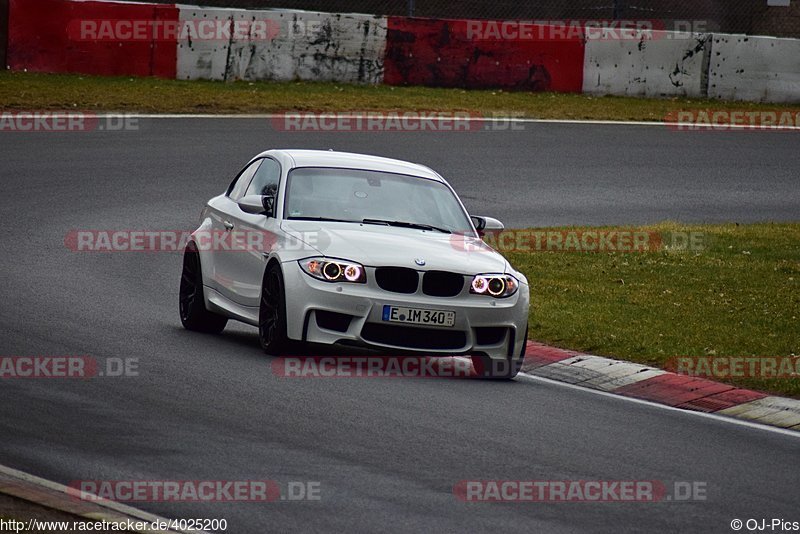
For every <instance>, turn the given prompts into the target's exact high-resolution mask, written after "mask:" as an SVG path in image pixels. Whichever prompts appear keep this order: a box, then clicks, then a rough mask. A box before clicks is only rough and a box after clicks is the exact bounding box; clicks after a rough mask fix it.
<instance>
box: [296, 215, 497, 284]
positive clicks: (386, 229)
mask: <svg viewBox="0 0 800 534" xmlns="http://www.w3.org/2000/svg"><path fill="white" fill-rule="evenodd" d="M281 228H282V229H283V230H284V231H285V232H287V233H289V234H292V235H293V236H294V237H296V238H298V239H301V240H302V241H304V242H306V243H307V244H308V245H310V246H312V247H313V248H315V249H317V250H319V252H320V253H321V254H322V255H324V256H328V257H331V258H340V259H345V260H351V261H355V262H359V263H361V264H363V265H366V266H371V267H380V266H397V267H410V268H414V269H419V270H426V271H427V270H437V271H438V270H441V271H450V272H456V273H461V274H479V273H503V272H506V265H507V262H506V260H505V258H503V256H501V255H500V254H499V253H497V252H496V251H495V250H494V249H492V248H491V247H489V246H488V245H486V244H485V243H484V242H483V241H481V240H480V239H478V238H475V237H469V236H463V235H460V234H444V233H441V232H436V231H430V232H429V231H423V230H416V229H411V228H397V227H390V226H382V225H373V224H358V223H337V222H317V221H284V222H283V224H282V225H281ZM418 259H420V260H424V261H425V264H424V265H423V266H420V265H418V264H417V263H415V262H416V260H418Z"/></svg>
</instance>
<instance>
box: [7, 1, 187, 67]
mask: <svg viewBox="0 0 800 534" xmlns="http://www.w3.org/2000/svg"><path fill="white" fill-rule="evenodd" d="M177 19H178V10H177V9H176V8H175V6H169V5H163V4H138V3H122V2H96V1H83V2H75V1H69V0H34V1H32V0H10V5H9V26H8V65H9V67H10V68H11V69H13V70H23V69H27V70H29V71H35V72H73V73H81V74H99V75H108V76H111V75H124V76H160V77H164V78H174V77H175V60H176V44H175V43H174V42H164V41H154V40H137V41H133V40H125V41H117V40H113V39H101V40H89V39H82V38H81V35H80V31H76V29H79V27H80V21H85V20H88V21H97V20H109V21H113V20H151V21H155V20H159V21H177Z"/></svg>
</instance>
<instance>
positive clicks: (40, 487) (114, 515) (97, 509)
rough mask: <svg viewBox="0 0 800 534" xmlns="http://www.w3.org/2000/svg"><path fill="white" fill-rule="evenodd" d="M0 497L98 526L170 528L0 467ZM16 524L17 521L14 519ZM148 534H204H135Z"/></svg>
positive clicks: (192, 533)
mask: <svg viewBox="0 0 800 534" xmlns="http://www.w3.org/2000/svg"><path fill="white" fill-rule="evenodd" d="M0 493H3V494H5V495H10V496H11V497H16V498H18V499H22V500H25V501H28V502H32V503H35V504H37V505H39V506H42V507H45V508H49V509H51V510H57V511H59V512H63V513H65V514H69V515H72V516H75V517H78V518H81V519H84V520H86V521H87V522H100V521H105V522H106V523H118V524H125V523H127V522H128V521H129V520H130V521H133V522H144V523H147V524H148V525H152V524H153V523H154V522H157V523H159V524H169V521H168V520H167V519H164V518H163V517H159V516H157V515H153V514H150V513H147V512H144V511H142V510H138V509H136V508H133V507H131V506H127V505H124V504H121V503H118V502H114V501H109V500H107V499H102V498H100V497H94V498H92V499H91V500H83V499H78V498H76V496H75V495H74V492H73V493H72V494H71V493H70V491H69V489H68V488H67V486H64V485H63V484H59V483H58V482H53V481H50V480H45V479H43V478H39V477H37V476H34V475H30V474H28V473H24V472H22V471H18V470H16V469H12V468H10V467H6V466H4V465H0ZM17 519H18V520H19V518H17ZM138 532H147V533H164V534H175V533H180V534H204V533H205V532H206V531H203V530H180V529H177V528H169V529H167V530H154V529H151V528H148V529H145V530H142V531H138Z"/></svg>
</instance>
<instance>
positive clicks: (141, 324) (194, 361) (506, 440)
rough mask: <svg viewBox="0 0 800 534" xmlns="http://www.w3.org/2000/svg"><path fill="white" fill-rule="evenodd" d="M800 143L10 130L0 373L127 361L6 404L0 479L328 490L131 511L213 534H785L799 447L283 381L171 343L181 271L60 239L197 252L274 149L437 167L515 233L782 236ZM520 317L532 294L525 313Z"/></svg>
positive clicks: (491, 388)
mask: <svg viewBox="0 0 800 534" xmlns="http://www.w3.org/2000/svg"><path fill="white" fill-rule="evenodd" d="M797 135H798V134H797V133H763V132H762V133H753V132H729V133H708V132H704V133H679V132H673V131H669V130H668V129H667V128H666V127H652V126H603V125H574V124H527V125H526V129H525V130H524V131H515V132H508V131H505V132H502V131H491V132H490V131H486V132H475V133H448V132H439V133H388V132H387V133H372V134H363V133H288V132H287V133H279V132H276V131H274V130H273V129H272V128H271V127H270V125H269V123H268V121H266V120H263V119H260V120H259V119H248V120H244V119H242V120H224V119H213V120H212V119H202V120H201V119H188V120H171V119H142V120H141V121H140V129H139V130H138V131H133V132H116V133H110V132H105V133H104V132H94V133H27V134H21V133H16V134H14V133H0V176H1V177H2V180H1V181H0V206H2V214H3V222H4V228H5V230H4V231H3V232H2V235H0V265H1V266H2V269H1V271H0V272H2V284H0V328H1V329H2V342H1V343H0V355H91V356H94V357H97V358H108V357H118V358H138V359H139V373H140V376H138V377H125V378H109V377H103V378H95V379H90V380H57V379H50V380H48V379H37V380H25V379H6V380H3V381H2V382H0V436H2V439H0V463H2V464H5V465H8V466H10V467H13V468H16V469H21V470H24V471H28V472H30V473H33V474H35V475H38V476H42V477H45V478H49V479H52V480H56V481H58V482H62V483H68V482H70V481H72V480H79V479H103V480H254V479H273V480H277V481H319V482H320V483H321V500H319V501H310V502H274V503H214V504H207V503H206V504H197V503H196V504H189V503H133V504H134V505H135V506H137V507H140V508H143V509H145V510H148V511H151V512H154V513H158V514H159V515H162V516H164V517H168V518H188V517H207V518H215V517H216V518H225V519H227V521H228V523H229V529H228V531H229V532H234V533H254V534H261V533H264V532H273V531H281V532H283V531H298V532H301V531H303V532H308V531H322V530H326V531H330V530H337V531H345V530H349V531H354V532H358V531H371V532H379V531H404V532H418V531H433V532H473V531H485V532H489V531H492V532H504V531H520V532H523V531H524V532H548V533H549V532H586V531H592V532H614V533H618V532H646V531H649V530H652V529H657V530H658V531H668V532H731V530H730V526H729V525H730V522H731V520H732V519H734V518H739V519H748V518H757V519H759V520H760V519H764V518H765V519H768V520H769V519H771V518H784V519H787V520H792V521H798V520H800V515H798V510H800V490H799V489H798V488H800V469H798V464H797V460H798V458H799V457H800V439H798V438H795V437H791V436H787V435H784V434H780V433H777V432H772V431H766V430H761V429H756V428H751V427H747V426H743V425H738V424H733V423H728V422H724V421H719V420H716V419H711V418H704V417H699V416H696V415H692V414H686V413H679V412H675V411H669V410H665V409H661V408H657V407H654V406H650V405H645V404H640V403H634V402H630V401H626V400H623V399H618V398H611V397H607V396H601V395H597V394H593V393H590V392H584V391H580V390H576V389H574V388H568V387H564V386H560V385H556V384H552V383H547V382H535V381H530V380H516V381H514V382H510V383H492V382H481V381H476V380H457V379H449V380H448V379H407V380H403V379H362V380H358V379H337V380H324V379H305V380H302V379H287V378H280V377H276V376H275V375H273V373H272V370H271V366H270V362H271V359H270V358H269V357H268V356H265V355H264V354H263V353H262V352H261V349H260V347H259V346H258V341H257V337H256V331H255V330H254V329H252V328H249V327H245V326H239V325H232V324H229V326H228V328H227V329H226V330H225V332H224V333H223V335H221V336H219V337H213V336H205V335H200V334H196V333H190V332H187V331H184V330H183V329H182V328H181V326H180V321H179V318H178V312H177V290H178V280H179V275H180V264H181V255H180V254H179V253H76V252H72V251H70V250H68V249H67V247H66V246H65V245H64V237H65V235H66V233H67V232H68V231H69V230H72V229H99V230H105V229H107V230H118V229H149V230H168V229H193V228H194V226H196V222H197V217H198V214H199V211H200V208H201V206H202V204H203V203H204V202H205V201H206V200H207V199H208V198H210V197H211V196H213V195H216V194H218V193H219V192H220V191H222V190H223V189H224V188H225V187H226V186H227V184H228V183H229V181H230V179H231V178H232V176H233V174H234V173H235V172H236V170H238V168H240V167H241V166H242V165H243V164H244V163H245V162H246V160H247V159H248V158H249V157H251V156H252V155H254V154H255V153H257V152H259V151H261V150H263V149H266V148H279V147H280V148H284V147H307V148H334V149H337V150H350V151H361V152H366V153H372V154H380V155H386V156H393V157H398V158H401V159H410V160H413V161H417V162H421V163H424V164H428V165H430V166H432V167H433V168H435V169H437V170H439V171H440V172H441V173H442V174H443V175H444V176H445V177H446V178H448V179H449V180H450V182H451V183H452V184H453V185H454V186H455V188H456V190H457V191H458V192H459V193H460V194H461V195H462V198H463V199H464V201H465V203H466V204H467V205H468V207H469V208H470V210H471V211H472V212H474V213H475V214H482V215H491V216H496V217H498V218H500V219H501V220H503V221H504V222H505V223H506V225H507V226H509V227H524V226H541V225H563V224H626V223H643V222H653V221H659V220H665V219H672V220H680V221H739V222H749V221H758V220H797V219H798V214H800V184H799V183H798V180H799V179H800V178H798V172H797V154H798V147H800V144H798V137H797ZM533 299H534V301H535V295H533ZM473 479H494V480H503V479H509V480H659V481H666V482H669V483H671V482H673V481H690V482H701V483H705V484H706V487H707V500H705V501H696V502H674V501H672V502H658V503H555V504H552V503H551V504H541V503H540V504H536V503H521V504H517V503H506V504H493V503H464V502H461V501H459V500H458V499H457V498H456V497H455V496H454V494H453V486H454V485H455V484H457V483H458V482H459V481H461V480H473Z"/></svg>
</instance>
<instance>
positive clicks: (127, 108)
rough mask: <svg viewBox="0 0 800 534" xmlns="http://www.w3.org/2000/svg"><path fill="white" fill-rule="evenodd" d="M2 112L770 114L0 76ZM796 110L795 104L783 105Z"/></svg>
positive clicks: (530, 98)
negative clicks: (693, 111) (694, 112)
mask: <svg viewBox="0 0 800 534" xmlns="http://www.w3.org/2000/svg"><path fill="white" fill-rule="evenodd" d="M0 109H2V110H25V111H30V110H69V109H78V110H82V111H115V112H142V113H276V112H281V111H329V112H330V111H412V110H417V111H472V112H477V113H481V114H484V115H488V116H491V115H492V114H501V115H508V114H514V116H524V117H531V118H538V119H587V120H588V119H594V120H636V121H660V120H663V119H664V117H665V116H666V115H667V114H668V113H670V112H676V111H682V110H686V111H690V110H704V109H715V110H716V109H724V110H730V111H759V110H774V109H776V106H775V105H770V104H753V103H747V102H720V101H712V100H690V99H675V98H673V99H645V98H626V97H612V96H609V97H592V96H587V95H579V94H559V93H527V92H512V93H509V92H504V91H502V90H489V91H473V90H470V91H465V90H461V89H436V88H428V87H391V86H386V85H378V86H358V85H347V84H334V83H310V82H292V83H278V82H234V83H223V82H210V81H178V80H162V79H156V78H130V77H124V78H120V77H101V76H84V75H66V74H33V73H15V72H8V71H5V72H0ZM783 109H786V110H796V111H800V105H795V106H783Z"/></svg>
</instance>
